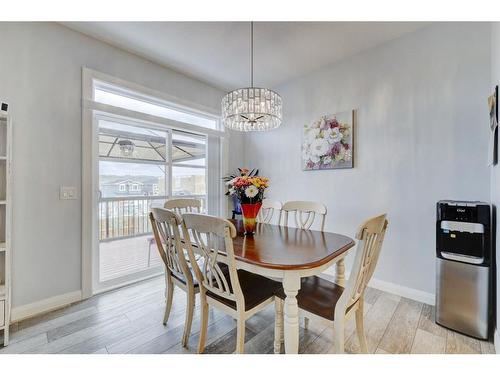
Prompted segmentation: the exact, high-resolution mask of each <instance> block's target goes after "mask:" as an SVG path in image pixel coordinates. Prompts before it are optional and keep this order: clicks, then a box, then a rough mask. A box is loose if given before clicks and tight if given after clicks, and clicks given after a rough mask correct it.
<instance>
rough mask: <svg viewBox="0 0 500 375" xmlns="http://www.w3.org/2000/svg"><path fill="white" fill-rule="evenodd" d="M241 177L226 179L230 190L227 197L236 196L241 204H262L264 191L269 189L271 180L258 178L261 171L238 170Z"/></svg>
mask: <svg viewBox="0 0 500 375" xmlns="http://www.w3.org/2000/svg"><path fill="white" fill-rule="evenodd" d="M238 171H239V176H237V175H230V176H228V177H226V178H225V180H226V185H227V186H228V188H229V190H228V192H227V193H226V195H232V196H236V197H237V198H238V200H239V201H240V203H256V202H262V200H263V199H264V190H265V189H266V188H268V187H269V179H268V178H266V177H260V176H258V173H259V170H258V169H252V170H251V171H250V170H249V169H247V168H238Z"/></svg>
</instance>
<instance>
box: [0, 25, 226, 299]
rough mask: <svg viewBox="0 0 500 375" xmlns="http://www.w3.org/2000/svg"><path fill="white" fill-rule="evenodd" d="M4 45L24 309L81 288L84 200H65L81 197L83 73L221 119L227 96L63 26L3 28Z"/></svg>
mask: <svg viewBox="0 0 500 375" xmlns="http://www.w3.org/2000/svg"><path fill="white" fill-rule="evenodd" d="M0 40H1V49H0V99H1V100H3V101H6V102H8V103H9V104H10V108H9V112H10V113H11V115H12V117H13V119H14V123H13V127H14V129H13V130H14V135H13V140H14V145H13V146H14V149H13V150H14V155H13V158H14V165H13V189H14V191H15V194H14V212H13V216H14V227H13V244H14V253H13V306H14V307H19V306H21V305H26V304H30V303H33V302H37V301H40V300H45V299H48V298H50V297H54V296H59V295H63V294H65V295H67V294H68V293H70V294H71V292H75V291H79V290H80V289H81V200H75V201H61V200H59V186H60V185H69V186H72V185H73V186H77V187H78V190H79V192H81V186H82V181H81V165H82V155H81V153H82V139H81V134H82V129H81V126H82V120H81V92H82V90H81V75H82V73H81V71H82V66H87V67H89V68H92V69H95V70H98V71H101V72H103V73H107V74H110V75H113V76H116V77H119V78H123V79H126V80H129V81H131V82H135V83H139V84H142V85H144V86H147V87H150V88H153V89H156V90H159V91H163V92H165V93H167V94H170V95H174V96H176V97H179V98H182V99H184V100H188V101H191V102H194V103H197V104H201V105H204V106H207V107H210V108H213V109H215V110H217V111H218V110H219V109H220V100H221V97H222V95H223V92H221V91H220V90H218V89H215V88H212V87H210V86H208V85H206V84H204V83H202V82H199V81H196V80H194V79H191V78H188V77H186V76H183V75H181V74H179V73H177V72H174V71H172V70H168V69H165V68H163V67H161V66H159V65H156V64H154V63H151V62H149V61H146V60H144V59H142V58H139V57H137V56H135V55H132V54H130V53H127V52H124V51H122V50H119V49H117V48H114V47H111V46H109V45H107V44H104V43H101V42H99V41H97V40H95V39H92V38H89V37H86V36H84V35H82V34H79V33H77V32H75V31H72V30H70V29H67V28H65V27H63V26H61V25H58V24H53V23H5V22H4V23H0ZM73 294H74V293H73ZM48 301H50V300H48ZM47 303H48V302H47Z"/></svg>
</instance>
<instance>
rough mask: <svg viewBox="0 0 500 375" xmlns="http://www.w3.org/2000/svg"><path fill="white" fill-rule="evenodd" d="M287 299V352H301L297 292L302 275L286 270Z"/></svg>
mask: <svg viewBox="0 0 500 375" xmlns="http://www.w3.org/2000/svg"><path fill="white" fill-rule="evenodd" d="M283 289H284V291H285V294H286V299H285V319H284V320H285V321H284V323H285V353H287V354H298V352H299V305H298V304H297V298H296V296H297V293H298V291H299V289H300V276H299V275H298V274H297V273H295V272H285V276H284V278H283Z"/></svg>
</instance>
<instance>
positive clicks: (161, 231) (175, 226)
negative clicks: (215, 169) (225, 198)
mask: <svg viewBox="0 0 500 375" xmlns="http://www.w3.org/2000/svg"><path fill="white" fill-rule="evenodd" d="M149 217H150V220H151V226H152V227H153V233H154V237H155V241H156V245H157V248H158V252H159V253H160V257H161V259H162V260H163V263H164V265H165V284H166V291H165V302H166V307H165V315H164V317H163V324H164V325H167V322H168V317H169V315H170V310H171V308H172V299H173V295H174V287H175V286H177V287H179V288H180V289H181V290H183V291H185V292H186V295H187V306H186V322H185V325H184V333H183V335H182V346H187V344H188V340H189V335H190V334H191V324H192V322H193V311H194V305H195V295H196V293H198V292H199V291H200V287H199V283H198V281H197V280H196V279H194V278H193V273H192V267H189V265H188V262H187V261H186V257H185V255H184V250H183V246H182V245H181V236H180V227H179V225H180V224H181V222H182V218H181V217H180V216H179V215H178V214H176V213H175V212H173V211H171V210H167V209H164V208H152V209H151V213H150V214H149Z"/></svg>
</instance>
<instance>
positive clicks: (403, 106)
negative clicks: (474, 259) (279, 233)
mask: <svg viewBox="0 0 500 375" xmlns="http://www.w3.org/2000/svg"><path fill="white" fill-rule="evenodd" d="M489 66H490V25H489V24H486V23H484V24H471V23H462V24H454V23H449V24H438V25H432V26H431V27H428V28H425V29H422V30H420V31H417V32H416V33H412V34H409V35H407V36H404V37H402V38H400V39H397V40H394V41H392V42H389V43H387V44H385V45H382V46H378V47H376V48H374V49H372V50H369V51H366V52H364V53H361V54H359V55H357V56H354V57H352V58H350V59H348V60H345V61H343V62H341V63H338V64H335V65H333V66H330V67H326V68H324V69H321V70H319V71H316V72H314V73H312V74H309V75H307V76H304V77H302V78H300V79H297V80H294V81H292V82H289V83H287V84H286V85H283V86H281V87H277V88H276V90H277V91H278V92H279V93H280V94H281V95H282V97H283V101H284V122H283V126H282V127H281V128H280V129H278V130H276V131H273V132H270V133H263V134H250V135H248V136H245V144H246V147H245V159H246V164H247V165H248V166H249V167H259V168H260V169H261V174H262V175H265V176H268V177H269V178H270V179H271V189H270V190H269V194H268V197H269V198H273V199H278V200H281V201H286V200H317V201H321V202H324V203H326V204H327V206H328V210H329V214H328V218H327V222H326V229H327V230H330V231H336V232H340V233H345V234H350V235H354V232H355V229H356V227H357V226H358V225H359V224H360V222H361V221H362V220H363V219H364V218H366V217H369V216H371V215H375V214H377V213H379V212H387V213H388V215H389V221H390V227H389V231H388V234H387V237H386V242H385V245H384V248H383V252H382V255H381V259H380V263H379V265H378V268H377V271H376V274H375V277H376V278H377V279H380V280H383V281H386V282H390V283H395V284H397V285H400V286H403V287H408V288H413V289H417V290H420V291H423V292H427V293H434V290H435V288H434V276H435V270H434V267H435V266H434V264H435V204H436V202H437V201H438V200H440V199H445V198H449V199H470V200H474V199H480V200H489V197H490V186H489V173H490V172H489V169H488V167H487V153H486V150H487V145H488V116H487V108H486V98H487V96H488V93H489V87H490V72H489ZM349 109H356V110H357V124H356V128H355V137H356V140H355V142H356V143H355V168H354V169H349V170H330V171H307V172H305V171H302V170H301V138H302V127H303V125H304V124H307V123H310V122H312V121H313V120H315V119H317V118H318V117H319V116H321V115H323V114H331V113H335V112H340V111H344V110H349Z"/></svg>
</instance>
